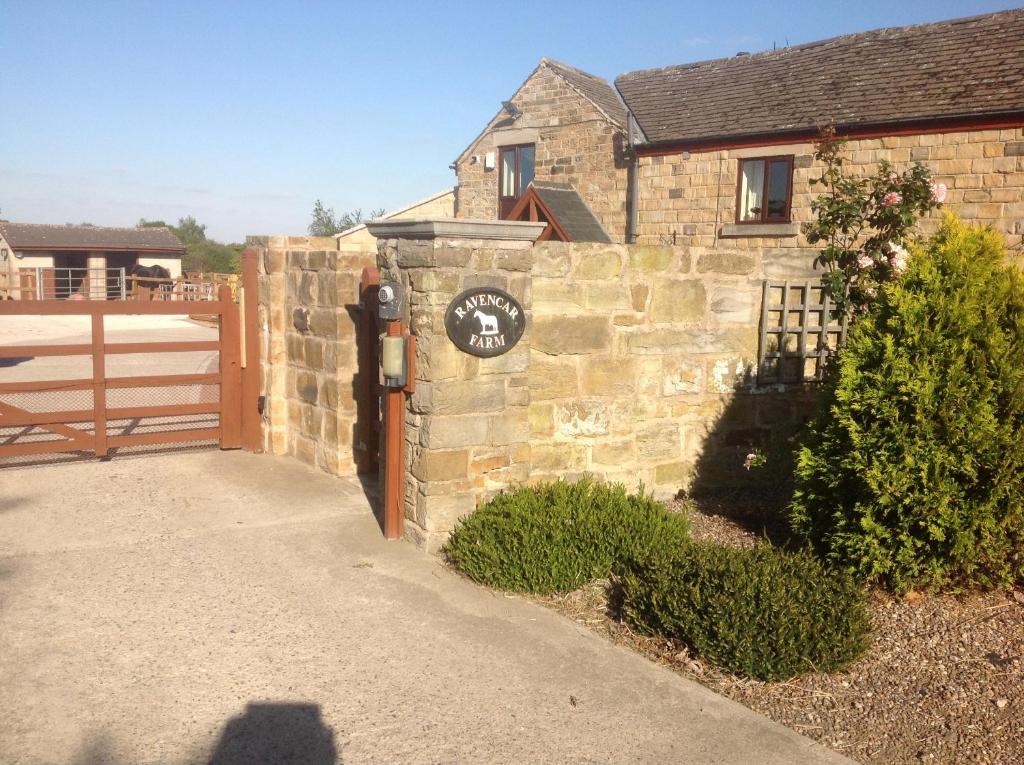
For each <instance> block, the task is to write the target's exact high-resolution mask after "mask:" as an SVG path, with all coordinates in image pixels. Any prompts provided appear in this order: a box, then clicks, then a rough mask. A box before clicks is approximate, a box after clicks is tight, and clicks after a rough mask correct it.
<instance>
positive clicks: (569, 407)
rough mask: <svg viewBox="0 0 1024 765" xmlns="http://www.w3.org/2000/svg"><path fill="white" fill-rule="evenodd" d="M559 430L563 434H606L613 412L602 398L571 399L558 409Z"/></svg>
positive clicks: (576, 435) (573, 435) (574, 435)
mask: <svg viewBox="0 0 1024 765" xmlns="http://www.w3.org/2000/svg"><path fill="white" fill-rule="evenodd" d="M557 411H558V432H559V433H560V434H561V435H563V436H569V437H579V436H606V435H608V432H609V421H610V417H611V412H610V410H609V407H608V404H607V403H606V402H605V401H602V400H601V399H582V400H577V401H571V402H568V403H567V404H565V405H564V406H559V407H558V409H557Z"/></svg>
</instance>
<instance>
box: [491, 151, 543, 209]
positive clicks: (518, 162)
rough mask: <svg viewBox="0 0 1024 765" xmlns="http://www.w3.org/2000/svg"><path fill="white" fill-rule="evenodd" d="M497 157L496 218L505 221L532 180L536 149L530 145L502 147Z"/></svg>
mask: <svg viewBox="0 0 1024 765" xmlns="http://www.w3.org/2000/svg"><path fill="white" fill-rule="evenodd" d="M498 155H499V162H498V217H499V218H501V219H502V220H505V219H507V218H508V214H509V213H510V212H512V208H513V207H515V206H516V202H518V201H519V197H521V196H522V195H523V194H524V193H525V192H526V188H527V187H528V186H529V185H530V182H531V181H532V180H533V171H534V158H535V156H536V149H535V147H534V145H533V144H532V143H527V144H522V145H520V146H502V147H501V148H500V149H499V150H498Z"/></svg>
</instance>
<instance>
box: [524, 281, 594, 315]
mask: <svg viewBox="0 0 1024 765" xmlns="http://www.w3.org/2000/svg"><path fill="white" fill-rule="evenodd" d="M584 300H585V298H584V290H583V285H582V284H577V283H576V282H571V281H567V280H565V279H547V278H540V277H538V278H535V279H534V280H533V315H534V316H537V315H539V314H544V313H555V314H563V313H566V312H567V311H568V312H572V313H576V312H578V309H579V308H582V307H583V305H584Z"/></svg>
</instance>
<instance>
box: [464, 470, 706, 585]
mask: <svg viewBox="0 0 1024 765" xmlns="http://www.w3.org/2000/svg"><path fill="white" fill-rule="evenodd" d="M688 534H689V523H688V521H687V520H686V518H685V517H684V516H681V515H678V514H675V513H672V512H670V511H669V510H668V509H667V508H666V507H665V506H664V505H663V504H661V503H660V502H657V501H655V500H654V499H653V498H651V497H650V496H647V495H645V494H643V493H639V494H630V493H629V492H627V491H626V489H625V487H624V486H622V485H621V484H603V483H598V482H596V481H594V480H593V479H590V478H584V479H583V480H580V481H578V482H575V483H569V482H566V481H556V482H553V483H545V484H540V485H537V486H531V487H520V488H515V489H512V490H510V491H508V492H505V493H502V494H499V495H498V496H496V497H494V498H493V499H492V500H491V501H490V502H488V503H486V504H485V505H483V506H482V507H481V508H480V509H479V510H477V511H476V512H475V513H473V514H472V515H469V516H467V517H466V518H465V519H464V520H463V521H462V522H461V523H460V524H459V526H458V528H456V529H455V531H454V532H453V533H452V536H451V538H450V539H449V541H448V544H447V545H446V547H445V555H446V556H447V558H448V560H449V561H450V562H451V563H452V564H453V565H454V566H455V567H456V568H458V569H459V570H460V571H462V572H463V573H464V574H466V575H467V576H469V577H470V578H471V579H473V580H475V581H477V582H480V583H481V584H485V585H487V586H489V587H494V588H497V589H501V590H508V591H514V592H534V593H552V592H566V591H568V590H572V589H575V588H577V587H580V586H582V585H584V584H587V583H588V582H591V581H593V580H594V579H598V578H602V577H607V576H608V575H609V574H610V573H611V572H612V570H613V569H615V568H616V567H618V566H621V565H622V564H623V563H624V562H625V561H627V560H630V559H633V558H636V557H642V556H644V555H646V554H648V553H649V551H650V550H651V549H653V548H655V547H658V548H660V547H666V548H669V549H672V548H675V547H678V546H681V545H683V544H685V542H686V541H687V539H688Z"/></svg>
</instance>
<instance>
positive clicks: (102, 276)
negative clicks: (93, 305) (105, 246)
mask: <svg viewBox="0 0 1024 765" xmlns="http://www.w3.org/2000/svg"><path fill="white" fill-rule="evenodd" d="M85 267H86V268H87V269H88V270H87V271H86V272H85V278H86V279H88V280H89V286H88V293H87V294H88V297H89V299H91V300H104V299H105V298H106V297H107V273H106V268H107V254H106V253H105V252H90V253H89V255H88V256H87V257H86V259H85ZM79 273H80V272H79Z"/></svg>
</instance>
